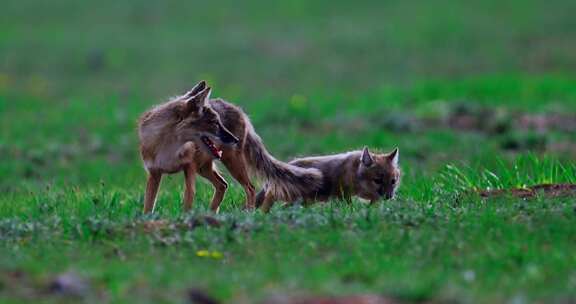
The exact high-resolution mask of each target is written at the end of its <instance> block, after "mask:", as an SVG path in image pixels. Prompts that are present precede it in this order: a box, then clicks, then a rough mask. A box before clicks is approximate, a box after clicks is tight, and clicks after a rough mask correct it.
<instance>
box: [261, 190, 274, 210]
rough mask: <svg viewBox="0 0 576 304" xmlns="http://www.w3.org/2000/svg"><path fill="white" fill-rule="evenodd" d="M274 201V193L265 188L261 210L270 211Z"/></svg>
mask: <svg viewBox="0 0 576 304" xmlns="http://www.w3.org/2000/svg"><path fill="white" fill-rule="evenodd" d="M275 201H276V198H275V197H274V194H273V193H272V192H271V191H269V190H267V191H266V193H265V194H264V201H263V202H262V207H261V208H262V212H264V213H268V212H269V211H270V209H271V208H272V206H274V203H275Z"/></svg>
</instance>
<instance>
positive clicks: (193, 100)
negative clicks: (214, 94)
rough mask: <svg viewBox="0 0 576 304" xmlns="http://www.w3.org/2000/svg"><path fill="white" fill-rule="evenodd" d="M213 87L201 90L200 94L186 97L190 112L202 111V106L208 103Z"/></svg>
mask: <svg viewBox="0 0 576 304" xmlns="http://www.w3.org/2000/svg"><path fill="white" fill-rule="evenodd" d="M211 91H212V89H211V88H210V87H207V88H205V89H204V90H203V91H201V92H199V93H198V94H196V95H194V96H192V97H190V98H188V99H186V105H187V106H186V108H187V110H188V113H193V112H196V113H199V112H201V111H202V108H204V106H205V105H206V102H207V100H208V99H209V98H210V92H211Z"/></svg>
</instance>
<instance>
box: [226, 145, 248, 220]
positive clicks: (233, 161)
mask: <svg viewBox="0 0 576 304" xmlns="http://www.w3.org/2000/svg"><path fill="white" fill-rule="evenodd" d="M222 162H223V163H224V165H226V168H228V171H230V175H232V177H234V178H235V179H236V180H237V181H238V182H239V183H240V185H242V187H243V188H244V192H246V204H245V208H246V209H254V207H255V203H254V196H255V192H256V190H255V188H254V185H252V183H251V182H250V177H249V176H248V170H247V169H246V168H247V166H246V161H245V160H244V157H243V155H242V154H241V153H240V152H237V151H231V153H224V156H223V157H222Z"/></svg>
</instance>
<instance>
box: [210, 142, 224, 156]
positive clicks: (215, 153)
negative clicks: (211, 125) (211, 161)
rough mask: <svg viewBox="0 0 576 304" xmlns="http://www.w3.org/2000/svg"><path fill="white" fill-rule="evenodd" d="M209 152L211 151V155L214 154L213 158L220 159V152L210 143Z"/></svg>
mask: <svg viewBox="0 0 576 304" xmlns="http://www.w3.org/2000/svg"><path fill="white" fill-rule="evenodd" d="M210 150H212V154H214V156H216V157H218V158H221V157H222V150H220V149H218V148H216V147H215V146H214V144H212V143H210Z"/></svg>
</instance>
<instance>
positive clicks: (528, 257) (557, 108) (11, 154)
mask: <svg viewBox="0 0 576 304" xmlns="http://www.w3.org/2000/svg"><path fill="white" fill-rule="evenodd" d="M228 2H229V1H228ZM228 2H226V1H225V2H222V3H218V4H216V3H213V2H207V1H199V2H194V3H193V2H176V1H168V2H162V3H154V2H151V1H138V2H136V3H131V4H128V3H116V2H112V1H103V2H102V1H101V2H99V3H98V4H82V5H80V4H77V3H75V2H74V1H69V0H65V1H58V3H53V2H48V1H40V0H36V1H33V2H30V3H19V2H15V1H9V2H7V3H3V4H2V10H0V302H2V303H4V302H6V303H21V302H38V301H40V302H53V303H60V302H62V301H65V302H70V303H75V302H78V301H83V302H98V303H99V302H113V303H125V302H136V301H138V302H145V303H158V302H176V303H181V302H184V301H185V297H186V293H187V291H188V290H189V289H191V288H200V289H202V290H205V291H206V292H207V293H208V294H210V295H212V296H214V297H216V298H217V299H220V300H222V301H225V302H226V303H254V302H258V301H260V300H262V299H264V298H267V297H269V296H273V295H278V294H281V295H283V294H304V295H306V294H314V295H340V294H341V295H348V294H360V293H377V294H382V295H386V296H390V297H394V298H397V299H400V300H405V301H408V302H420V301H436V302H444V301H455V302H463V303H477V302H481V303H503V302H510V301H513V302H519V303H523V302H537V301H540V302H550V301H569V300H570V299H574V298H575V297H576V293H575V292H574V290H576V272H575V271H574V269H573V268H574V267H573V266H574V264H575V263H576V258H575V256H574V254H573V252H575V250H576V225H574V221H575V220H576V212H575V210H576V209H575V208H576V205H575V203H574V198H573V197H560V198H546V197H537V198H534V199H528V200H522V199H517V198H513V197H500V198H493V199H482V198H480V197H479V196H477V195H474V194H471V193H470V191H471V190H479V189H494V188H496V189H506V188H510V187H523V186H529V185H533V184H538V183H576V166H575V164H574V159H575V157H576V144H575V143H576V130H574V129H573V128H574V127H571V125H570V119H573V117H574V115H576V114H575V113H576V85H575V83H576V76H574V74H573V73H572V72H571V71H572V70H573V67H575V66H576V62H575V61H574V58H573V53H574V52H573V51H574V47H575V44H574V41H573V39H570V38H571V37H573V35H574V34H575V30H574V29H576V26H575V24H574V18H572V16H571V12H572V11H573V8H574V3H573V1H561V0H558V1H547V2H541V1H505V2H501V1H498V2H495V1H468V2H466V3H460V2H459V1H452V0H443V1H441V2H434V3H432V2H430V3H428V2H425V1H416V2H406V1H386V2H382V1H370V2H366V3H365V4H362V5H359V4H358V5H352V4H350V3H347V2H344V1H342V2H340V1H329V2H327V1H313V2H310V1H289V2H285V3H275V4H271V3H268V2H257V1H248V2H245V3H243V6H242V7H241V8H238V7H234V5H233V4H232V3H231V2H230V3H228ZM201 78H203V79H204V78H205V79H208V81H209V82H210V84H211V85H213V87H214V93H213V94H214V95H215V96H222V97H225V98H227V99H229V100H230V101H232V102H234V103H236V104H238V105H240V106H242V107H243V108H244V109H245V111H246V112H247V113H248V114H249V115H250V117H251V119H252V121H253V124H254V125H255V127H256V130H257V132H258V133H259V134H260V135H261V136H262V138H263V139H264V142H265V144H266V145H267V147H268V148H269V150H270V151H271V152H272V153H273V154H274V155H276V156H278V158H280V159H290V158H292V157H297V156H302V155H311V154H328V153H336V152H341V151H346V150H351V149H359V148H361V147H363V146H364V145H367V146H369V147H371V148H372V149H374V150H380V151H389V150H391V149H392V148H394V147H399V148H400V151H401V152H400V153H401V156H400V164H401V167H402V170H403V180H402V185H401V187H400V190H399V194H398V197H397V199H395V200H393V201H389V202H382V203H380V204H378V205H376V206H374V207H369V206H367V205H365V204H363V203H362V202H359V201H353V202H352V204H347V203H345V202H338V201H333V202H328V203H327V204H317V205H313V206H311V207H309V208H301V207H294V208H287V209H283V208H281V207H280V206H277V207H275V208H274V209H273V210H272V212H271V213H270V214H269V215H264V214H261V213H260V212H259V211H257V212H245V211H242V208H241V207H242V204H243V202H244V199H245V198H244V194H243V191H242V189H241V187H239V186H238V185H237V183H235V182H234V180H233V179H232V178H231V177H230V176H229V175H227V174H226V179H227V180H228V181H229V182H230V184H231V187H230V188H229V190H228V192H227V194H226V197H225V200H224V202H223V205H222V208H221V213H220V214H219V215H211V214H210V212H209V211H208V202H209V200H210V198H211V195H212V190H211V187H210V185H209V184H208V183H207V182H205V181H204V180H199V181H198V193H197V195H196V200H195V206H194V210H193V211H192V212H190V213H183V212H182V211H181V203H180V201H181V194H182V188H183V177H182V176H181V175H174V176H170V177H169V178H167V179H165V180H164V181H163V185H162V187H161V192H160V196H159V199H158V202H157V204H158V205H157V212H156V213H155V214H154V215H149V216H144V215H142V214H141V210H142V196H143V192H144V183H145V179H146V176H145V172H144V170H143V167H142V164H141V161H140V160H139V157H138V150H137V147H138V142H137V138H136V130H135V124H136V120H137V118H138V116H139V115H140V113H142V112H143V111H144V110H146V109H147V108H149V107H150V106H151V105H153V104H155V103H158V102H160V101H162V100H163V98H166V96H170V95H174V94H178V93H179V92H182V91H184V90H185V89H187V88H188V87H190V86H191V85H192V84H193V83H194V82H196V81H198V80H199V79H201ZM547 115H548V116H547ZM553 115H557V116H560V117H565V120H563V121H561V122H560V123H557V124H556V125H554V124H552V125H550V126H547V127H546V128H544V129H540V130H539V129H537V128H531V127H527V126H524V125H522V118H523V117H532V118H534V117H541V116H544V117H552V116H553ZM566 117H567V118H566ZM459 119H461V120H464V121H465V122H466V121H468V122H469V121H473V123H472V124H471V127H470V126H468V127H467V126H466V125H464V124H462V123H460V125H459V124H458V120H459ZM220 167H222V166H220ZM207 215H209V216H214V218H215V219H216V220H218V222H219V226H218V227H216V226H211V225H206V224H205V221H204V220H203V219H204V217H205V216H207ZM154 223H156V224H157V225H158V227H156V228H155V229H152V228H149V226H150V225H152V224H154ZM206 252H207V253H206ZM206 255H207V256H206ZM67 272H73V273H77V274H78V275H79V276H80V277H81V278H84V279H86V280H88V282H89V286H90V289H89V291H87V292H85V293H83V294H82V295H81V296H82V297H81V298H77V297H68V296H63V295H54V294H51V293H49V292H48V291H47V290H48V286H49V285H50V282H51V281H52V280H53V279H54V278H55V277H56V276H58V275H59V274H62V273H67Z"/></svg>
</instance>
